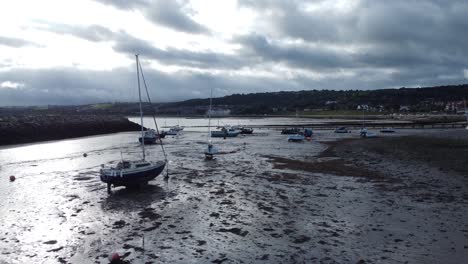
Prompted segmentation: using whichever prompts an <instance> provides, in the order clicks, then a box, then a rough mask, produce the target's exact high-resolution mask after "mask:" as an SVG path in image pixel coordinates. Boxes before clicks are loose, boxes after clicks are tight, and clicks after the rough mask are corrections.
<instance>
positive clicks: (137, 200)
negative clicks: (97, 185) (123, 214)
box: [101, 184, 166, 211]
mask: <svg viewBox="0 0 468 264" xmlns="http://www.w3.org/2000/svg"><path fill="white" fill-rule="evenodd" d="M165 198H166V191H165V190H164V189H163V188H162V187H160V186H158V185H151V184H148V185H146V186H144V187H141V188H118V189H113V190H112V194H110V195H108V196H107V197H106V198H105V199H104V201H103V203H102V204H101V206H102V209H103V210H104V211H107V210H120V211H134V210H137V209H140V208H144V207H148V206H150V205H151V204H152V203H156V202H159V201H161V200H164V199H165Z"/></svg>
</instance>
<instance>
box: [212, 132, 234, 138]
mask: <svg viewBox="0 0 468 264" xmlns="http://www.w3.org/2000/svg"><path fill="white" fill-rule="evenodd" d="M238 135H239V132H237V131H236V132H232V131H229V132H227V133H225V132H223V131H212V132H211V137H237V136H238Z"/></svg>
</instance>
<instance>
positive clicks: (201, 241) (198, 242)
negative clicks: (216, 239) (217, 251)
mask: <svg viewBox="0 0 468 264" xmlns="http://www.w3.org/2000/svg"><path fill="white" fill-rule="evenodd" d="M203 245H206V241H205V240H197V246H203Z"/></svg>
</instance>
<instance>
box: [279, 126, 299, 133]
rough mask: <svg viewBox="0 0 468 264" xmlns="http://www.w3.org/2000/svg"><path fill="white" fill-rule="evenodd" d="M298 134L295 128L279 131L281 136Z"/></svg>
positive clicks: (297, 129)
mask: <svg viewBox="0 0 468 264" xmlns="http://www.w3.org/2000/svg"><path fill="white" fill-rule="evenodd" d="M299 132H300V130H299V128H297V127H288V128H285V129H283V130H281V134H283V135H295V134H298V133H299Z"/></svg>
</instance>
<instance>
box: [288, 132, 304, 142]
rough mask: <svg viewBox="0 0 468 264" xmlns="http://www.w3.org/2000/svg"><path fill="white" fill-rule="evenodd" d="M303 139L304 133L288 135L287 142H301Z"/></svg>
mask: <svg viewBox="0 0 468 264" xmlns="http://www.w3.org/2000/svg"><path fill="white" fill-rule="evenodd" d="M304 139H305V137H304V135H301V134H296V135H290V136H289V137H288V141H289V142H301V141H304Z"/></svg>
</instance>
